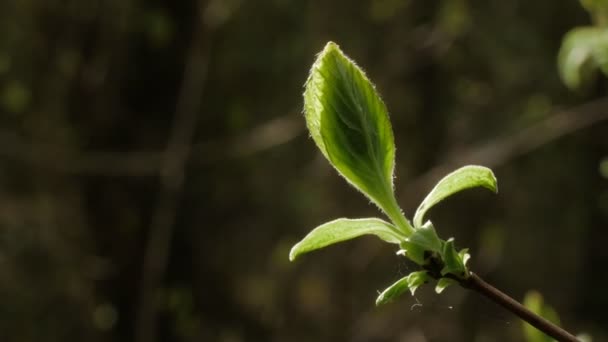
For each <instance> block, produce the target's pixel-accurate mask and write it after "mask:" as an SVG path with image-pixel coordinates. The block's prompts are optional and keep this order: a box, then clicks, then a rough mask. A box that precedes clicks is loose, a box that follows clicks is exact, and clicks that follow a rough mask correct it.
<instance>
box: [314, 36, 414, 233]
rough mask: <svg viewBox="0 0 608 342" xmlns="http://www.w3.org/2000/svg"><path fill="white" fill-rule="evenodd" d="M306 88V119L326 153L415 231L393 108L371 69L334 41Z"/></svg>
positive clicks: (391, 214) (359, 186)
mask: <svg viewBox="0 0 608 342" xmlns="http://www.w3.org/2000/svg"><path fill="white" fill-rule="evenodd" d="M305 88H306V89H305V91H304V110H305V117H306V124H307V126H308V130H309V131H310V134H311V136H312V138H313V139H314V141H315V143H316V144H317V146H318V147H319V149H320V150H321V152H322V153H323V155H324V156H325V157H326V158H327V160H329V162H330V163H331V164H332V165H333V167H334V168H335V169H336V170H337V171H338V173H340V174H341V175H342V176H343V177H344V178H345V179H346V180H347V181H348V182H349V183H350V184H352V185H353V186H354V187H355V188H357V189H358V190H360V191H361V192H362V193H364V194H365V195H366V196H368V197H369V198H370V199H371V200H372V202H374V203H375V204H376V205H378V207H380V208H381V209H382V210H384V212H386V214H387V215H388V216H389V217H390V218H391V220H393V221H394V222H395V224H397V225H398V226H399V228H400V229H402V230H404V231H405V232H406V233H407V232H411V227H410V226H409V223H407V221H406V220H405V219H404V218H402V217H403V216H402V214H401V212H400V210H399V208H398V206H397V202H396V200H395V197H394V193H393V168H394V164H395V143H394V139H393V130H392V128H391V124H390V121H389V118H388V112H387V110H386V106H385V105H384V102H382V99H380V96H379V95H378V93H377V92H376V89H375V88H374V86H373V84H372V83H371V82H370V80H369V79H368V78H367V77H366V76H365V73H364V72H363V71H362V70H361V69H360V68H359V67H358V66H357V65H356V64H355V63H354V62H353V61H352V60H351V59H349V58H348V57H347V56H346V55H344V53H342V51H341V50H340V48H339V47H338V45H336V44H335V43H333V42H329V43H327V45H326V46H325V48H324V49H323V51H322V52H321V53H320V54H319V55H318V56H317V59H316V61H315V63H314V64H313V66H312V68H311V70H310V75H309V77H308V80H307V81H306V86H305Z"/></svg>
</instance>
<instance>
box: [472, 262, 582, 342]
mask: <svg viewBox="0 0 608 342" xmlns="http://www.w3.org/2000/svg"><path fill="white" fill-rule="evenodd" d="M461 284H462V286H464V287H466V288H469V289H471V290H473V291H476V292H479V293H481V294H482V295H484V296H486V297H487V298H489V299H490V300H492V301H493V302H495V303H497V304H499V305H500V306H502V307H503V308H505V309H507V310H508V311H511V312H512V313H514V314H515V315H517V316H518V317H519V318H521V319H522V320H524V321H526V322H528V323H529V324H530V325H532V326H534V327H536V328H537V329H538V330H540V331H542V332H544V333H545V334H547V335H549V336H551V337H553V338H555V339H556V340H558V341H560V342H578V341H579V340H578V339H577V338H576V337H575V336H573V335H572V334H570V333H569V332H567V331H566V330H564V329H562V328H560V327H559V326H557V325H555V324H553V323H551V322H549V321H548V320H546V319H544V318H543V317H541V316H539V315H537V314H535V313H533V312H532V311H530V310H528V309H527V308H526V307H525V306H523V305H521V304H520V303H519V302H517V301H516V300H514V299H513V298H511V297H509V296H508V295H506V294H505V293H503V292H501V291H500V290H498V289H497V288H495V287H493V286H492V285H490V284H488V283H486V282H485V281H484V280H483V279H481V278H480V277H479V276H478V275H476V274H475V273H473V272H471V274H470V276H469V278H468V279H467V280H465V281H461Z"/></svg>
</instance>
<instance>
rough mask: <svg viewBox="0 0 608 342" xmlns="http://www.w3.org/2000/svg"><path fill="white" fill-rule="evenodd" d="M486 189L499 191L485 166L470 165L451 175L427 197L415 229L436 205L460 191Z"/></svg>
mask: <svg viewBox="0 0 608 342" xmlns="http://www.w3.org/2000/svg"><path fill="white" fill-rule="evenodd" d="M478 186H481V187H484V188H487V189H489V190H492V191H494V192H497V191H498V187H497V184H496V177H494V173H492V170H490V169H488V168H487V167H483V166H476V165H468V166H464V167H461V168H460V169H458V170H456V171H454V172H452V173H450V174H449V175H447V176H445V177H444V178H443V179H442V180H440V181H439V182H438V183H437V185H435V187H434V188H433V190H431V192H430V193H429V194H428V195H427V196H426V198H425V199H424V201H422V203H421V204H420V206H419V207H418V210H416V214H415V215H414V227H416V228H418V227H420V226H422V221H423V220H424V215H425V214H426V212H427V211H428V210H429V209H430V208H432V207H433V206H434V205H435V204H437V203H439V202H441V201H442V200H444V199H445V198H446V197H448V196H451V195H453V194H454V193H457V192H459V191H462V190H465V189H470V188H474V187H478Z"/></svg>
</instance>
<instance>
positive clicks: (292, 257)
mask: <svg viewBox="0 0 608 342" xmlns="http://www.w3.org/2000/svg"><path fill="white" fill-rule="evenodd" d="M299 254H300V253H299V252H298V245H297V244H296V245H294V246H293V247H291V250H290V251H289V261H290V262H293V261H294V260H296V258H297V257H298V255H299Z"/></svg>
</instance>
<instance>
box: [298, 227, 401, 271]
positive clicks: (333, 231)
mask: <svg viewBox="0 0 608 342" xmlns="http://www.w3.org/2000/svg"><path fill="white" fill-rule="evenodd" d="M370 234H371V235H375V236H377V237H379V238H380V239H382V240H384V241H386V242H389V243H395V244H399V243H400V242H401V241H402V240H403V239H404V237H403V236H402V235H401V233H400V232H399V230H397V228H395V226H393V225H392V224H390V223H388V222H385V221H383V220H381V219H377V218H365V219H346V218H340V219H337V220H334V221H331V222H327V223H325V224H322V225H320V226H318V227H317V228H315V229H313V230H312V231H311V232H310V233H308V235H306V236H305V237H304V239H302V241H300V242H298V243H297V244H296V245H295V246H293V248H292V249H291V252H290V253H289V260H291V261H293V260H295V259H296V257H298V256H299V255H301V254H304V253H308V252H310V251H313V250H316V249H319V248H323V247H326V246H329V245H332V244H335V243H338V242H342V241H346V240H350V239H354V238H356V237H359V236H362V235H370Z"/></svg>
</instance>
